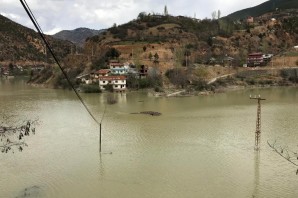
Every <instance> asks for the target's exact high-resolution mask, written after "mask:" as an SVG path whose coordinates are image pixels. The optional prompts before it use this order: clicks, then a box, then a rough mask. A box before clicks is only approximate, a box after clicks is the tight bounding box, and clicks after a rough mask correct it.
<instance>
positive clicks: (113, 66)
mask: <svg viewBox="0 0 298 198" xmlns="http://www.w3.org/2000/svg"><path fill="white" fill-rule="evenodd" d="M109 66H110V70H111V73H112V74H118V75H123V74H127V72H128V69H129V65H128V64H124V63H114V62H112V63H110V64H109Z"/></svg>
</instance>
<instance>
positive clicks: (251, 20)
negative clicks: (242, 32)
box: [246, 16, 254, 24]
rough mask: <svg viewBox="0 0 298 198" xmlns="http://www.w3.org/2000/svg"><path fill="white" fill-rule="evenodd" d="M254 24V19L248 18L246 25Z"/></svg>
mask: <svg viewBox="0 0 298 198" xmlns="http://www.w3.org/2000/svg"><path fill="white" fill-rule="evenodd" d="M253 22H254V18H253V17H252V16H249V17H247V19H246V23H248V24H252V23H253Z"/></svg>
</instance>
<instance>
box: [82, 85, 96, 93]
mask: <svg viewBox="0 0 298 198" xmlns="http://www.w3.org/2000/svg"><path fill="white" fill-rule="evenodd" d="M79 89H80V90H81V91H82V92H84V93H101V90H100V89H99V86H98V85H86V84H82V85H80V87H79Z"/></svg>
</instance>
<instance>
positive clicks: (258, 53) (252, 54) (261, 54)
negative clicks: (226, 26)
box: [248, 52, 263, 56]
mask: <svg viewBox="0 0 298 198" xmlns="http://www.w3.org/2000/svg"><path fill="white" fill-rule="evenodd" d="M248 56H263V53H261V52H257V53H251V54H248Z"/></svg>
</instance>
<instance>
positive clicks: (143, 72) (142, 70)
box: [139, 65, 148, 78]
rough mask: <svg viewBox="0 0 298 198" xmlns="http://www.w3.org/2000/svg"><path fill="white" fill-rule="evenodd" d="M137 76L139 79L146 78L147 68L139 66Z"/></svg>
mask: <svg viewBox="0 0 298 198" xmlns="http://www.w3.org/2000/svg"><path fill="white" fill-rule="evenodd" d="M139 76H140V78H147V76H148V66H146V65H141V68H140V69H139Z"/></svg>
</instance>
